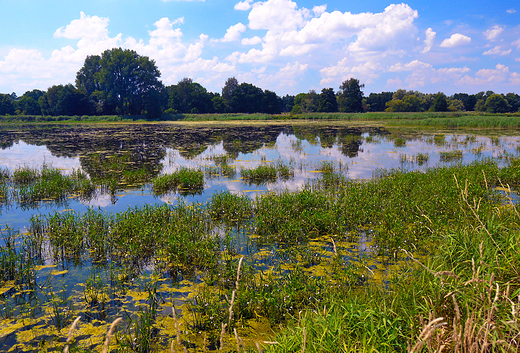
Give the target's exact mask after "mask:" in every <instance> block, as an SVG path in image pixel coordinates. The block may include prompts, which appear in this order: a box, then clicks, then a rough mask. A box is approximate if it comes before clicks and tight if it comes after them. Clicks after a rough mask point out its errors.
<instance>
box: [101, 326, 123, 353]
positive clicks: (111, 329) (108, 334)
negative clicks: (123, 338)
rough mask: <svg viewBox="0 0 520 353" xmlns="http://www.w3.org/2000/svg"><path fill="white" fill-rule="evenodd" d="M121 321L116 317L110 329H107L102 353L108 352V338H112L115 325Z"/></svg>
mask: <svg viewBox="0 0 520 353" xmlns="http://www.w3.org/2000/svg"><path fill="white" fill-rule="evenodd" d="M121 321H123V319H122V318H120V317H118V318H117V319H115V320H114V322H112V325H110V328H109V329H108V333H107V337H106V339H105V345H104V347H103V353H107V352H108V345H109V344H110V338H111V337H112V334H113V333H114V330H115V328H116V325H117V324H118V323H120V322H121Z"/></svg>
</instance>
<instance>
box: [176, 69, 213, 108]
mask: <svg viewBox="0 0 520 353" xmlns="http://www.w3.org/2000/svg"><path fill="white" fill-rule="evenodd" d="M167 91H168V108H170V109H173V110H174V111H176V112H178V113H195V114H197V113H200V114H205V113H211V112H212V111H213V102H212V101H211V99H212V96H211V95H210V94H209V93H208V91H207V90H206V89H205V88H204V87H202V85H201V84H199V83H197V82H193V80H192V79H191V78H183V79H182V80H180V81H179V82H178V83H177V84H176V85H174V86H169V87H167Z"/></svg>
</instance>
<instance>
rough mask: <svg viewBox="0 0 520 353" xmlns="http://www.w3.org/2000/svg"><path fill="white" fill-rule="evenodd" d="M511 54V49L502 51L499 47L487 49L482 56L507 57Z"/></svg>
mask: <svg viewBox="0 0 520 353" xmlns="http://www.w3.org/2000/svg"><path fill="white" fill-rule="evenodd" d="M510 53H511V49H508V50H502V49H501V47H500V46H496V47H494V48H493V49H489V50H488V51H485V52H484V53H483V55H501V56H502V55H508V54H510Z"/></svg>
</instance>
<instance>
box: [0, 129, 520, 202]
mask: <svg viewBox="0 0 520 353" xmlns="http://www.w3.org/2000/svg"><path fill="white" fill-rule="evenodd" d="M0 137H1V141H0V146H1V148H2V153H1V154H0V167H7V168H8V169H10V170H11V171H13V170H15V169H16V168H18V167H21V166H30V167H41V166H42V165H43V164H46V165H50V166H52V167H54V168H59V169H65V170H66V171H65V173H70V171H71V170H73V169H80V168H81V169H82V170H84V171H85V172H87V173H88V175H89V176H90V178H91V179H92V180H93V182H95V183H96V184H97V185H100V186H102V188H100V189H98V190H97V191H96V193H95V196H94V197H93V198H92V199H88V200H81V202H82V204H83V205H85V206H90V207H103V208H106V207H111V206H113V205H115V204H116V203H119V204H120V205H119V206H120V207H121V209H124V208H126V207H127V206H133V205H139V204H143V203H145V202H146V203H148V202H159V203H162V202H167V203H175V202H177V200H178V198H179V196H180V197H181V198H186V199H187V200H188V201H196V202H204V201H206V200H207V199H208V198H209V197H210V196H211V195H212V194H213V193H215V192H218V191H231V192H232V193H246V194H247V195H249V196H250V197H255V196H256V195H257V194H261V193H264V192H268V191H275V190H285V189H287V190H299V189H301V188H302V187H303V186H304V185H305V183H306V182H307V181H309V180H310V179H314V178H316V177H317V176H319V175H320V174H319V170H320V168H321V166H322V163H323V162H334V163H335V165H336V166H337V168H339V169H340V170H338V171H339V172H341V173H343V174H344V175H345V176H347V177H349V178H352V179H360V178H370V177H372V176H373V175H374V173H377V170H378V169H389V168H401V169H406V170H416V169H419V170H424V169H425V168H429V167H433V166H436V165H438V164H446V163H468V162H471V161H474V160H476V159H479V158H485V157H491V156H493V157H497V156H508V155H512V154H516V153H518V149H517V147H516V146H517V145H518V140H519V139H518V137H517V136H505V137H496V136H493V137H485V136H476V135H473V134H458V135H456V134H435V133H432V134H422V133H405V132H403V131H397V132H389V131H387V130H385V129H382V128H376V127H370V128H368V127H367V128H359V127H355V128H354V127H348V126H344V125H338V126H325V125H322V124H319V125H318V124H314V125H311V124H309V125H303V124H295V125H294V126H292V125H282V124H280V125H251V126H246V125H214V124H212V125H175V124H135V125H134V124H123V125H118V124H114V125H44V126H36V125H26V126H24V125H17V126H0ZM452 155H453V158H448V157H450V156H452ZM455 157H456V158H455ZM275 163H282V164H285V165H290V166H291V167H292V168H293V170H294V176H292V177H290V178H288V179H287V178H286V180H283V179H282V178H277V179H276V180H274V181H273V182H268V183H262V182H255V181H253V182H252V183H253V184H256V185H251V182H248V183H246V182H244V181H243V180H242V179H241V178H240V175H241V171H242V170H244V169H254V168H258V167H259V166H266V165H272V164H275ZM180 167H188V168H195V169H201V170H203V171H204V173H205V178H204V179H205V185H204V191H203V192H202V193H190V192H188V191H183V190H180V192H173V193H170V194H168V195H164V196H161V197H160V198H157V197H155V196H154V195H153V193H152V192H151V188H150V187H149V186H148V185H149V184H148V183H149V182H150V181H151V180H152V179H153V178H155V177H156V176H158V175H159V174H164V173H172V172H174V171H176V170H177V169H179V168H180ZM123 190H127V191H128V190H139V192H137V193H134V192H131V193H130V195H128V193H121V191H123ZM182 194H185V196H182ZM123 195H126V196H123ZM186 195H187V196H186ZM71 202H72V203H73V202H74V201H71Z"/></svg>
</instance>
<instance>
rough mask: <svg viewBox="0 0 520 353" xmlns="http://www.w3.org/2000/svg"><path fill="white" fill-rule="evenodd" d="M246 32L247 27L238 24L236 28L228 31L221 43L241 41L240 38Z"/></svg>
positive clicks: (232, 27)
mask: <svg viewBox="0 0 520 353" xmlns="http://www.w3.org/2000/svg"><path fill="white" fill-rule="evenodd" d="M245 31H246V26H244V25H243V24H242V23H240V22H239V23H237V24H236V25H234V26H231V27H229V28H228V29H227V31H226V34H225V35H224V38H222V39H221V40H220V41H221V42H236V41H238V40H240V37H241V36H242V33H244V32H245Z"/></svg>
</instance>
